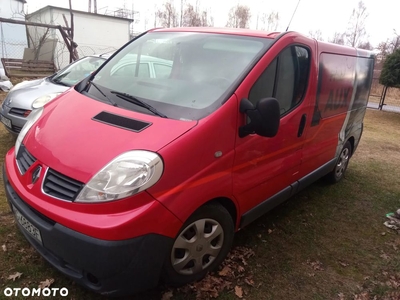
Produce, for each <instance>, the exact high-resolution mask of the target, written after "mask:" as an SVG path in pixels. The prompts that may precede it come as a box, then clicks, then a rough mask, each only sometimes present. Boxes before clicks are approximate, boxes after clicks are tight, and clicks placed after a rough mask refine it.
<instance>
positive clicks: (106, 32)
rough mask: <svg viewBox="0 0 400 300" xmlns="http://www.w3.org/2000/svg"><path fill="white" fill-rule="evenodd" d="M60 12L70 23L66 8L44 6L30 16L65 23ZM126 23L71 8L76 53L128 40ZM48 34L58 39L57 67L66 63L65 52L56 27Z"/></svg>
mask: <svg viewBox="0 0 400 300" xmlns="http://www.w3.org/2000/svg"><path fill="white" fill-rule="evenodd" d="M63 14H64V15H65V17H66V19H67V21H68V25H69V26H71V23H70V21H71V18H70V14H69V11H68V10H63V9H59V8H51V9H47V10H45V11H42V12H41V14H40V15H36V14H35V15H32V16H31V19H30V20H32V21H36V22H38V21H40V19H42V20H43V21H45V22H47V23H49V24H55V25H62V26H65V22H64V19H63ZM129 24H130V22H129V21H128V20H125V19H118V18H112V17H108V16H104V15H96V14H87V13H83V12H82V13H80V12H74V41H75V42H76V43H77V44H78V48H77V51H78V54H79V57H82V56H85V55H91V54H101V53H105V52H110V51H113V50H116V49H118V48H120V47H121V46H123V45H124V44H125V43H126V42H128V41H129ZM40 32H43V31H40ZM50 38H58V40H59V43H58V46H57V48H56V51H55V52H56V53H55V63H56V66H57V67H59V68H62V67H64V66H66V65H67V64H68V63H69V52H68V50H67V48H66V46H65V44H64V40H63V38H62V36H61V34H60V33H59V31H58V30H55V31H54V32H53V34H52V35H51V36H50Z"/></svg>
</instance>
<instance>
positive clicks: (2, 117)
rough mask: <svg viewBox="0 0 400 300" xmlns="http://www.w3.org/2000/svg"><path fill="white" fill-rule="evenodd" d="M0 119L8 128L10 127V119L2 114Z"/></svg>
mask: <svg viewBox="0 0 400 300" xmlns="http://www.w3.org/2000/svg"><path fill="white" fill-rule="evenodd" d="M0 121H1V123H3V124H4V125H6V126H7V127H8V128H11V127H12V126H11V120H10V119H7V118H6V117H4V116H3V115H0Z"/></svg>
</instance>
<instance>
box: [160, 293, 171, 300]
mask: <svg viewBox="0 0 400 300" xmlns="http://www.w3.org/2000/svg"><path fill="white" fill-rule="evenodd" d="M173 296H174V294H173V293H172V291H168V292H165V293H164V294H163V295H162V297H161V300H170V299H171V298H172V297H173Z"/></svg>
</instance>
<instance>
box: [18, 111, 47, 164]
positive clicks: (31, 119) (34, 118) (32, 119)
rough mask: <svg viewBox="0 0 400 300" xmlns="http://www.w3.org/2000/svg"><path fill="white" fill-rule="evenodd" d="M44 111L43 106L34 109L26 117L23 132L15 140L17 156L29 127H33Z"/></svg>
mask: <svg viewBox="0 0 400 300" xmlns="http://www.w3.org/2000/svg"><path fill="white" fill-rule="evenodd" d="M42 113H43V108H38V109H34V110H32V112H31V113H30V114H29V116H28V117H27V118H26V123H25V125H24V127H22V129H21V132H20V133H19V134H18V137H17V141H16V142H15V156H17V153H18V150H19V146H21V143H22V141H23V140H24V138H25V135H26V134H27V133H28V131H29V129H31V127H32V125H33V124H35V123H36V121H37V120H38V119H39V118H40V116H41V115H42Z"/></svg>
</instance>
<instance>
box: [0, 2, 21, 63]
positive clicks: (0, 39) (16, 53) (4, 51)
mask: <svg viewBox="0 0 400 300" xmlns="http://www.w3.org/2000/svg"><path fill="white" fill-rule="evenodd" d="M24 4H26V1H25V0H1V1H0V17H2V18H7V19H16V20H22V21H23V20H25V14H24ZM26 47H27V38H26V28H25V25H18V24H9V23H3V22H0V57H1V58H19V59H21V58H22V56H23V54H24V49H25V48H26Z"/></svg>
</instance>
